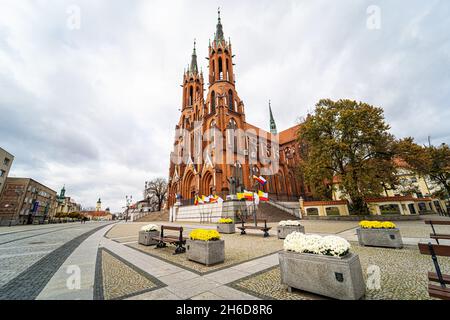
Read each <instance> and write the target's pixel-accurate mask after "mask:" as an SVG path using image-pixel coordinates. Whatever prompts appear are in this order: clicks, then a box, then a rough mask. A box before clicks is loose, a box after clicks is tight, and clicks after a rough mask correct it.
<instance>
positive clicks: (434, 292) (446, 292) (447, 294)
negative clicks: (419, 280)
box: [428, 284, 450, 300]
mask: <svg viewBox="0 0 450 320" xmlns="http://www.w3.org/2000/svg"><path fill="white" fill-rule="evenodd" d="M428 294H429V295H430V297H434V298H439V299H443V300H450V289H449V288H445V289H444V288H442V287H441V286H436V285H433V284H429V285H428Z"/></svg>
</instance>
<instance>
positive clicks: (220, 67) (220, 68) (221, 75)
mask: <svg viewBox="0 0 450 320" xmlns="http://www.w3.org/2000/svg"><path fill="white" fill-rule="evenodd" d="M219 80H223V65H222V58H221V57H219Z"/></svg>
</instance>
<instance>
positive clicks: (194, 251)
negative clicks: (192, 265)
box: [186, 239, 225, 266]
mask: <svg viewBox="0 0 450 320" xmlns="http://www.w3.org/2000/svg"><path fill="white" fill-rule="evenodd" d="M186 249H187V250H186V253H187V258H188V260H192V261H195V262H199V263H201V264H204V265H207V266H209V265H213V264H217V263H222V262H224V261H225V241H223V240H216V241H201V240H191V239H188V240H186Z"/></svg>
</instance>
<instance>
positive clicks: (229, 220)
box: [219, 218, 233, 224]
mask: <svg viewBox="0 0 450 320" xmlns="http://www.w3.org/2000/svg"><path fill="white" fill-rule="evenodd" d="M219 223H220V224H222V223H225V224H231V223H233V219H230V218H221V219H219Z"/></svg>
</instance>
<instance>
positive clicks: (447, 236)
mask: <svg viewBox="0 0 450 320" xmlns="http://www.w3.org/2000/svg"><path fill="white" fill-rule="evenodd" d="M430 238H431V239H450V234H443V233H436V234H434V233H430Z"/></svg>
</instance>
